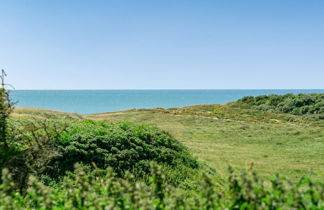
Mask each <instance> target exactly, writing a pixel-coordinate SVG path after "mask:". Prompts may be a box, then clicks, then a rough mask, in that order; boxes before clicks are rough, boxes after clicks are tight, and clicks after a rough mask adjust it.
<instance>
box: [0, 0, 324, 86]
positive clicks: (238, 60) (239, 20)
mask: <svg viewBox="0 0 324 210" xmlns="http://www.w3.org/2000/svg"><path fill="white" fill-rule="evenodd" d="M323 11H324V1H323V0H285V1H283V0H244V1H243V0H223V1H218V0H211V1H210V0H195V1H194V0H146V1H145V0H136V1H134V0H87V1H86V0H69V1H66V0H55V1H53V0H0V68H1V69H2V68H3V69H5V70H6V72H7V74H8V78H7V81H8V82H9V83H10V84H12V85H13V86H15V88H16V89H323V88H324V12H323Z"/></svg>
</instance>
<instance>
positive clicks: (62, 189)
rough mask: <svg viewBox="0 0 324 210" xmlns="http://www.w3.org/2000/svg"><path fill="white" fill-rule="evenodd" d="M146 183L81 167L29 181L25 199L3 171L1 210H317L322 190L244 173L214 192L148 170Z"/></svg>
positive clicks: (209, 182) (205, 181)
mask: <svg viewBox="0 0 324 210" xmlns="http://www.w3.org/2000/svg"><path fill="white" fill-rule="evenodd" d="M153 168H154V172H153V173H152V176H151V178H150V179H149V181H147V182H142V181H136V179H134V177H133V176H132V175H131V174H128V175H127V176H126V178H123V179H121V178H119V177H117V176H116V175H114V174H113V172H112V171H111V170H110V169H108V170H98V169H97V170H95V171H92V172H89V171H88V170H86V169H84V167H81V166H79V167H77V169H76V171H75V172H74V173H73V174H70V175H69V176H65V177H64V179H63V180H62V181H61V182H60V183H59V184H58V185H56V186H52V187H49V186H45V185H44V184H42V183H41V182H40V181H38V180H37V179H36V178H34V177H31V178H30V180H29V186H28V189H27V191H26V193H25V194H21V193H19V192H17V191H15V190H14V188H13V187H12V186H13V183H12V182H11V179H10V174H8V171H6V170H4V171H3V173H2V184H1V185H0V208H1V209H323V208H324V203H323V201H324V185H323V184H321V183H314V182H312V181H311V180H309V179H302V180H300V181H299V182H298V183H291V182H289V181H287V180H286V179H284V178H281V177H279V176H276V177H273V178H272V179H271V180H264V179H261V178H260V177H259V176H258V175H256V174H255V173H253V172H251V171H248V172H243V173H241V174H237V173H234V172H233V170H230V174H229V177H228V179H227V180H226V181H225V182H224V183H223V185H222V186H220V185H219V184H218V183H217V182H215V181H214V180H213V179H211V178H210V177H208V176H204V177H203V178H201V179H200V180H199V183H200V185H199V186H200V187H199V189H198V190H197V191H191V192H188V191H184V190H183V189H178V188H175V187H172V186H170V185H168V184H167V183H166V182H165V176H164V173H163V171H161V169H159V168H157V167H153Z"/></svg>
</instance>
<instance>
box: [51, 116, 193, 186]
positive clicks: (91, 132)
mask: <svg viewBox="0 0 324 210" xmlns="http://www.w3.org/2000/svg"><path fill="white" fill-rule="evenodd" d="M57 149H58V153H59V155H58V156H56V157H55V158H53V159H52V160H51V162H50V163H49V166H50V167H49V168H50V170H48V171H47V172H48V175H50V176H51V177H54V176H57V175H64V173H65V172H66V171H71V170H73V166H74V164H76V163H82V164H87V165H94V166H95V167H98V168H101V169H105V168H107V167H112V168H113V169H114V171H115V172H116V173H117V174H118V175H119V176H122V175H123V174H124V173H125V171H132V172H134V174H136V175H137V176H141V177H143V176H145V175H147V174H149V173H150V163H151V162H152V161H154V162H156V163H158V164H160V165H163V166H165V167H166V170H167V168H169V169H170V170H172V168H174V169H177V170H179V169H180V168H181V169H182V170H184V171H183V172H185V171H186V172H187V173H190V172H189V171H191V170H194V169H197V168H198V162H197V161H196V160H195V159H194V158H193V157H192V156H191V155H190V154H189V152H188V151H187V149H186V148H185V147H184V146H182V144H180V143H179V142H178V141H177V140H175V139H174V138H173V137H172V136H171V135H170V134H169V133H167V132H165V131H162V130H160V129H158V128H156V127H154V126H148V125H137V124H134V123H130V122H121V123H107V122H102V121H101V122H100V121H99V122H96V121H91V120H85V121H77V122H75V123H72V124H71V125H70V126H69V127H68V128H67V129H66V131H64V132H63V133H62V134H61V135H60V136H59V137H58V138H57ZM177 176H178V178H177V179H179V178H181V177H183V175H180V173H179V174H178V175H177ZM174 178H176V177H174ZM174 181H175V180H174Z"/></svg>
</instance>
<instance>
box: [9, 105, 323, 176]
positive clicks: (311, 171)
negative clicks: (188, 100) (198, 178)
mask: <svg viewBox="0 0 324 210" xmlns="http://www.w3.org/2000/svg"><path fill="white" fill-rule="evenodd" d="M13 116H14V117H41V118H43V117H46V118H65V119H81V118H84V119H86V118H88V119H95V120H106V121H113V122H116V121H125V120H126V121H131V122H139V123H142V124H153V125H156V126H158V127H159V128H161V129H164V130H166V131H168V132H170V133H171V134H172V135H173V136H175V137H176V138H177V139H178V140H179V141H181V142H182V143H183V144H184V145H185V146H187V147H188V148H189V149H190V151H191V152H192V154H193V155H194V156H195V157H197V158H198V159H199V160H201V161H203V162H205V163H207V164H208V165H209V166H211V167H212V168H214V169H216V171H217V173H218V174H219V175H220V176H222V175H223V174H226V173H225V172H226V170H227V168H228V165H231V166H233V167H235V168H238V169H242V168H248V167H251V166H253V167H254V169H255V170H256V171H258V172H259V173H260V174H261V175H263V176H270V175H274V174H276V173H280V174H281V175H284V176H287V177H289V178H290V179H292V180H297V179H298V178H300V177H302V176H309V177H312V178H313V179H315V180H320V179H322V178H323V177H324V161H323V160H324V124H323V120H322V121H306V120H303V118H302V117H299V116H294V115H288V114H274V113H269V112H263V111H257V110H249V109H241V108H238V107H235V106H233V105H231V104H227V105H199V106H191V107H184V108H173V109H140V110H135V109H134V110H127V111H121V112H113V113H102V114H93V115H77V114H71V113H63V112H54V111H46V110H33V109H24V108H17V109H16V111H15V113H14V115H13Z"/></svg>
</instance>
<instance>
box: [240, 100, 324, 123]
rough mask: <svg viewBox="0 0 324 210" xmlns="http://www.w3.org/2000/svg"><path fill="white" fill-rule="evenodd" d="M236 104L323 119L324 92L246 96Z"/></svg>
mask: <svg viewBox="0 0 324 210" xmlns="http://www.w3.org/2000/svg"><path fill="white" fill-rule="evenodd" d="M237 103H238V104H241V105H243V106H246V107H249V108H255V109H259V110H263V111H272V112H280V113H289V114H294V115H305V116H308V117H310V118H314V119H324V94H298V95H293V94H286V95H269V96H266V95H262V96H256V97H253V96H247V97H244V98H242V99H240V100H238V101H237Z"/></svg>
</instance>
